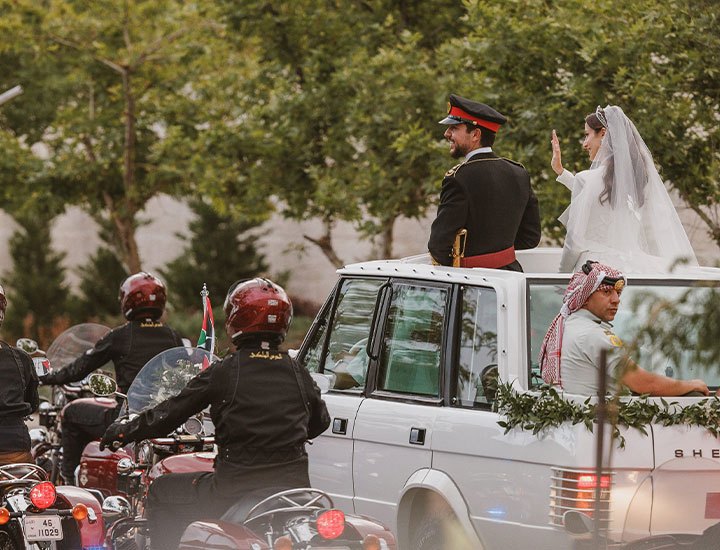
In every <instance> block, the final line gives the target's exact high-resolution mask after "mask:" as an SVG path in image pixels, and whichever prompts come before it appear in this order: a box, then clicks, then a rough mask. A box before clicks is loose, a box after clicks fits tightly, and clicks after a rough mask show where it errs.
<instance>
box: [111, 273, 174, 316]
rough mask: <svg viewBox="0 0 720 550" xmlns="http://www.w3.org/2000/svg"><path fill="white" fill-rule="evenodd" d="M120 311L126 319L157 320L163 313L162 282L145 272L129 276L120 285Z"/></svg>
mask: <svg viewBox="0 0 720 550" xmlns="http://www.w3.org/2000/svg"><path fill="white" fill-rule="evenodd" d="M118 299H119V300H120V310H121V311H122V314H123V315H124V316H125V318H126V319H134V318H136V317H137V316H138V315H149V316H150V317H152V318H153V319H158V318H159V317H160V316H161V315H162V314H163V311H165V302H166V301H167V294H166V292H165V285H164V284H163V282H162V281H161V280H160V279H158V278H157V277H155V276H154V275H151V274H150V273H146V272H145V271H141V272H140V273H135V274H134V275H130V277H128V278H127V279H125V281H124V282H123V284H121V285H120V295H119V296H118Z"/></svg>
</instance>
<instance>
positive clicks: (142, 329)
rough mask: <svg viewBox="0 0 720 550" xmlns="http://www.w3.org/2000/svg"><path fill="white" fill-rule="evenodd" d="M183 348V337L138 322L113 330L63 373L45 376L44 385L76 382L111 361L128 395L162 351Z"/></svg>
mask: <svg viewBox="0 0 720 550" xmlns="http://www.w3.org/2000/svg"><path fill="white" fill-rule="evenodd" d="M182 345H183V342H182V338H181V337H180V335H179V334H178V333H177V332H175V330H174V329H172V328H170V327H169V326H167V325H164V324H163V323H161V322H159V321H153V320H152V319H143V320H140V319H135V320H132V321H128V322H127V323H125V324H124V325H122V326H120V327H117V328H115V329H113V330H111V331H110V332H109V333H108V334H107V335H106V336H105V337H104V338H102V339H101V340H99V341H98V342H97V344H95V347H94V348H93V349H91V350H89V351H88V352H87V353H85V354H84V355H81V356H80V357H78V358H77V359H76V360H75V361H73V362H72V363H71V364H70V365H68V366H67V367H65V368H64V369H62V370H60V371H57V372H53V373H51V374H48V375H47V376H44V377H43V379H42V382H43V384H67V383H68V382H77V381H78V380H82V379H83V378H85V377H86V376H87V375H88V374H90V373H91V372H93V371H94V370H97V369H99V368H100V367H102V366H103V365H105V364H106V363H108V362H110V361H112V362H113V365H114V366H115V377H116V379H117V383H118V388H119V389H120V391H121V392H122V393H127V391H128V388H129V387H130V384H132V382H133V380H135V377H136V376H137V374H138V372H140V369H142V368H143V367H144V366H145V363H147V362H148V361H149V360H150V359H152V358H153V357H155V356H156V355H157V354H158V353H160V352H161V351H165V350H166V349H170V348H174V347H179V346H182Z"/></svg>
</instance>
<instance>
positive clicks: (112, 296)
mask: <svg viewBox="0 0 720 550" xmlns="http://www.w3.org/2000/svg"><path fill="white" fill-rule="evenodd" d="M77 271H78V274H79V275H80V284H79V285H78V289H79V291H80V292H79V297H78V304H77V317H78V319H83V320H85V319H90V318H93V317H94V318H100V319H106V318H112V317H117V316H118V315H119V311H120V307H119V303H118V289H119V288H120V285H121V284H122V282H123V281H124V280H125V278H126V277H127V276H128V275H129V273H128V271H127V269H125V267H124V266H123V264H122V263H120V261H119V260H118V259H117V255H116V254H115V252H113V251H112V250H110V249H109V248H107V247H106V246H101V247H100V248H98V249H97V250H96V251H95V254H93V255H92V256H91V257H90V259H89V260H88V261H87V262H86V263H85V264H84V265H83V266H81V267H80V268H79V269H78V270H77Z"/></svg>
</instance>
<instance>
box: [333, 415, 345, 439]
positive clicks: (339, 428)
mask: <svg viewBox="0 0 720 550" xmlns="http://www.w3.org/2000/svg"><path fill="white" fill-rule="evenodd" d="M347 425H348V421H347V418H333V423H332V433H334V434H340V435H346V434H347Z"/></svg>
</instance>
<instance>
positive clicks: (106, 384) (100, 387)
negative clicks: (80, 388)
mask: <svg viewBox="0 0 720 550" xmlns="http://www.w3.org/2000/svg"><path fill="white" fill-rule="evenodd" d="M88 386H90V391H91V392H93V393H94V394H95V395H97V396H98V397H108V396H110V395H114V394H115V392H116V391H117V382H115V380H113V379H112V378H110V377H109V376H107V375H106V374H97V373H95V374H91V375H90V376H89V377H88Z"/></svg>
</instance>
